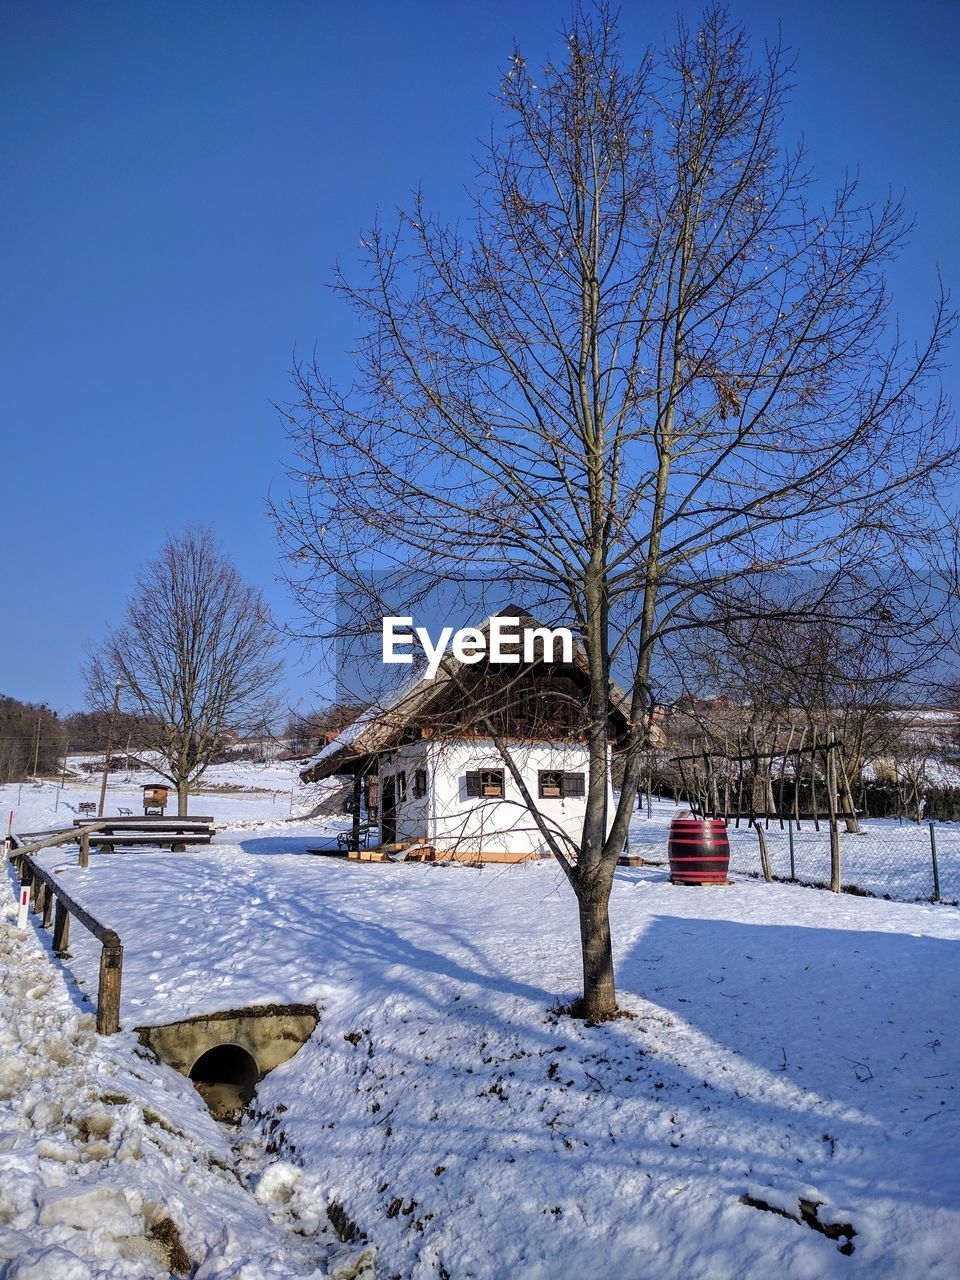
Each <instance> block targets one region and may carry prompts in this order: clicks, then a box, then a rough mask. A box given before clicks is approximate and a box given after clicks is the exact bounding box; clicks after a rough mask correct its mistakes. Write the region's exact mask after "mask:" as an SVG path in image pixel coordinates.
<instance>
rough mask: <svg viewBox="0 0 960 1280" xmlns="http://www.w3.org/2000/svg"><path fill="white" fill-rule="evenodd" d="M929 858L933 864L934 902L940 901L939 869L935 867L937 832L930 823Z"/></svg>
mask: <svg viewBox="0 0 960 1280" xmlns="http://www.w3.org/2000/svg"><path fill="white" fill-rule="evenodd" d="M930 858H931V860H932V862H933V896H934V899H935V901H937V902H939V901H940V868H939V867H938V866H937V830H936V827H935V826H934V825H933V823H932V822H931V823H930Z"/></svg>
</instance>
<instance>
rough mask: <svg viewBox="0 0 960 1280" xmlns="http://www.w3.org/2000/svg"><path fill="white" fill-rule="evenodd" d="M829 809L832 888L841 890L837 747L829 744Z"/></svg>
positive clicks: (834, 890) (827, 757)
mask: <svg viewBox="0 0 960 1280" xmlns="http://www.w3.org/2000/svg"><path fill="white" fill-rule="evenodd" d="M825 757H826V758H825V762H824V763H825V766H826V773H827V810H828V814H829V818H830V888H831V889H832V890H833V892H834V893H839V892H840V828H839V826H838V824H837V759H836V747H835V746H833V745H831V744H830V743H828V744H827V750H826V752H825Z"/></svg>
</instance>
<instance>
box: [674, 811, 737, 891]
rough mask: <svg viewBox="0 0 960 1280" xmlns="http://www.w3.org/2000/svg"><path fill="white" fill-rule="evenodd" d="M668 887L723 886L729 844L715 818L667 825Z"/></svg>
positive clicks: (725, 829) (722, 828)
mask: <svg viewBox="0 0 960 1280" xmlns="http://www.w3.org/2000/svg"><path fill="white" fill-rule="evenodd" d="M669 851H670V881H671V883H672V884H726V883H727V872H728V871H729V869H730V842H729V841H728V840H727V828H726V825H725V823H723V822H721V821H720V820H719V819H717V818H674V820H673V821H672V822H671V823H670V846H669Z"/></svg>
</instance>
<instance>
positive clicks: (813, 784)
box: [810, 727, 820, 831]
mask: <svg viewBox="0 0 960 1280" xmlns="http://www.w3.org/2000/svg"><path fill="white" fill-rule="evenodd" d="M810 804H811V807H812V809H813V829H814V831H819V830H820V810H819V809H818V807H817V730H816V727H814V730H813V748H812V750H811V752H810Z"/></svg>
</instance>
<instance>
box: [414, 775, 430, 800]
mask: <svg viewBox="0 0 960 1280" xmlns="http://www.w3.org/2000/svg"><path fill="white" fill-rule="evenodd" d="M426 794H427V771H426V769H417V770H416V771H415V772H414V775H413V798H414V799H415V800H422V799H423V797H424V796H425V795H426Z"/></svg>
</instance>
